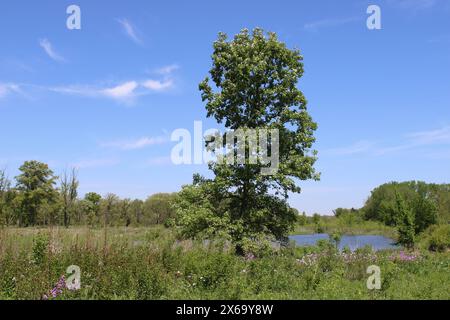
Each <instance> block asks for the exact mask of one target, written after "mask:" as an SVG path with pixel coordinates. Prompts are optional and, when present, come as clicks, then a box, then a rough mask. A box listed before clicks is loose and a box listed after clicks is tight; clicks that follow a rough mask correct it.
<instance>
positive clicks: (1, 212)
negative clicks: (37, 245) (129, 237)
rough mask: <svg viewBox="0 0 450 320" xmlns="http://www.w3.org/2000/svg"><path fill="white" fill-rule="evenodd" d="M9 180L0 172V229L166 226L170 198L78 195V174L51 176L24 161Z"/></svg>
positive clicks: (38, 165) (43, 167) (45, 168)
mask: <svg viewBox="0 0 450 320" xmlns="http://www.w3.org/2000/svg"><path fill="white" fill-rule="evenodd" d="M19 170H20V172H21V173H20V175H18V176H17V177H15V178H14V182H13V181H11V180H10V179H9V178H8V176H7V173H6V170H0V225H3V226H20V227H27V226H48V225H64V226H70V225H90V226H104V225H108V226H130V225H131V226H132V225H140V226H146V225H156V224H170V222H171V221H172V219H173V217H174V210H173V209H172V205H171V203H172V200H173V198H174V196H175V195H174V194H168V193H159V194H155V195H152V196H150V197H149V198H148V199H147V200H145V201H142V200H137V199H120V198H119V197H118V196H116V195H114V194H111V193H110V194H107V195H105V196H103V197H102V196H101V195H99V194H97V193H95V192H90V193H87V194H86V195H85V196H84V197H83V198H79V196H78V186H79V182H78V179H77V172H76V170H74V169H73V170H71V171H70V172H65V173H63V174H62V175H61V177H57V176H55V175H54V173H53V171H52V170H50V169H49V167H48V165H47V164H45V163H41V162H38V161H27V162H25V163H24V164H23V165H22V166H21V167H20V168H19Z"/></svg>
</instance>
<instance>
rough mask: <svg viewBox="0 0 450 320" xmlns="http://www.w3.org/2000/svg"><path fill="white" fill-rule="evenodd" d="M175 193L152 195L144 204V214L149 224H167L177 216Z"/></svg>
mask: <svg viewBox="0 0 450 320" xmlns="http://www.w3.org/2000/svg"><path fill="white" fill-rule="evenodd" d="M174 199H175V194H170V193H157V194H154V195H152V196H150V197H149V198H148V199H147V200H145V202H144V204H143V210H144V214H145V216H146V217H147V219H148V223H149V224H166V223H168V220H169V219H173V218H174V217H175V210H174V209H173V202H174Z"/></svg>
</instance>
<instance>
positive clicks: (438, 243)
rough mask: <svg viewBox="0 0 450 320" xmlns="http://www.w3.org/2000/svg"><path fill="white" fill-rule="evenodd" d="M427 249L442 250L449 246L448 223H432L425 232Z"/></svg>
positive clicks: (449, 226) (449, 227)
mask: <svg viewBox="0 0 450 320" xmlns="http://www.w3.org/2000/svg"><path fill="white" fill-rule="evenodd" d="M425 244H426V247H427V249H428V250H431V251H439V252H444V251H446V250H447V249H449V248H450V225H449V224H444V225H433V226H431V227H430V228H428V229H427V231H426V232H425Z"/></svg>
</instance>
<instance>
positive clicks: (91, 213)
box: [82, 192, 102, 226]
mask: <svg viewBox="0 0 450 320" xmlns="http://www.w3.org/2000/svg"><path fill="white" fill-rule="evenodd" d="M101 200H102V196H101V195H99V194H98V193H95V192H89V193H86V194H85V195H84V199H83V203H82V207H83V211H84V214H85V215H86V222H87V223H88V224H89V225H91V226H93V225H95V224H96V223H99V222H100V221H99V219H100V203H101Z"/></svg>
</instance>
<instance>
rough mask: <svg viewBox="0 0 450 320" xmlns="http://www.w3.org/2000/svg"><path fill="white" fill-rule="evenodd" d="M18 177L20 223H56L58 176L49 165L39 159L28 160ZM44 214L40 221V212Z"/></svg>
mask: <svg viewBox="0 0 450 320" xmlns="http://www.w3.org/2000/svg"><path fill="white" fill-rule="evenodd" d="M19 170H20V171H21V174H20V175H19V176H17V177H16V181H17V184H16V189H17V190H18V191H19V195H20V203H21V214H20V224H21V225H23V226H30V225H31V226H32V225H36V224H38V222H40V223H55V222H56V221H55V216H54V209H53V208H52V205H54V204H55V203H56V201H57V199H58V193H57V191H56V189H55V188H54V185H55V182H56V179H57V177H56V176H54V174H53V171H52V170H50V169H49V167H48V165H47V164H45V163H42V162H39V161H26V162H25V163H24V164H23V165H22V166H21V167H20V168H19ZM39 213H41V214H42V219H41V221H38V214H39Z"/></svg>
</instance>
